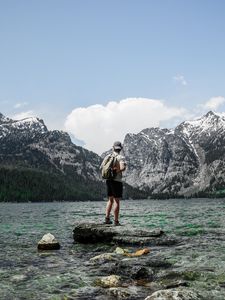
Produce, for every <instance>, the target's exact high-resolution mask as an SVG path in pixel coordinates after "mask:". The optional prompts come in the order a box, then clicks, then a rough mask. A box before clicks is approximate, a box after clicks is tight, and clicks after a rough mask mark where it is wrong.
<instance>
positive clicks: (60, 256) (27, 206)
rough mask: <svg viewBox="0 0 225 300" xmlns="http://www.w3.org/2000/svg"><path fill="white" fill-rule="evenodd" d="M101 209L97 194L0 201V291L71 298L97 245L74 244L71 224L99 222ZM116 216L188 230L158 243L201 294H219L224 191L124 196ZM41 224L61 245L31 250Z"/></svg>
mask: <svg viewBox="0 0 225 300" xmlns="http://www.w3.org/2000/svg"><path fill="white" fill-rule="evenodd" d="M104 210H105V203H104V202H61V203H59V202H55V203H21V204H16V203H0V249H1V251H0V299H7V300H8V299H66V297H71V298H73V297H74V298H75V297H76V294H77V291H78V289H80V288H82V287H85V286H91V285H92V283H93V280H94V278H93V276H92V274H91V273H90V272H88V269H87V266H86V265H85V262H86V261H87V260H88V259H89V258H90V257H92V256H94V255H95V254H94V252H95V251H96V246H90V245H89V246H88V245H79V244H74V243H73V237H72V231H73V224H74V223H75V222H79V221H82V222H83V221H84V222H85V221H96V222H102V220H103V219H104ZM121 222H122V223H123V224H124V225H132V226H135V227H138V228H145V227H146V228H156V227H161V228H162V229H163V230H164V231H165V232H166V233H168V234H175V235H177V236H180V237H182V238H184V239H186V238H187V241H186V243H183V244H182V245H177V246H176V247H161V248H160V249H158V250H157V251H160V252H162V254H163V255H164V257H166V258H167V259H168V261H171V262H173V263H174V266H175V268H176V271H177V270H178V271H179V270H180V271H182V272H186V277H187V280H189V281H190V285H191V287H193V288H196V289H198V290H200V291H202V292H203V293H204V295H205V299H216V300H217V299H218V300H219V299H221V300H222V299H225V199H191V200H178V199H176V200H138V201H123V202H122V205H121ZM48 232H51V233H52V234H54V235H55V237H56V238H57V239H58V240H59V242H60V244H61V246H62V247H61V249H60V250H59V251H50V252H38V251H37V242H38V241H39V240H40V239H41V237H42V236H43V235H44V234H45V233H48ZM105 248H106V251H107V246H106V247H105Z"/></svg>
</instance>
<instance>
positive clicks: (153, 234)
mask: <svg viewBox="0 0 225 300" xmlns="http://www.w3.org/2000/svg"><path fill="white" fill-rule="evenodd" d="M73 237H74V240H75V241H76V242H79V243H99V242H103V243H114V244H125V245H139V246H143V245H149V246H170V245H174V244H176V243H177V242H178V241H177V238H175V237H169V236H167V235H166V234H165V233H164V232H163V231H162V230H161V229H155V230H147V229H143V230H139V229H134V228H131V227H129V226H108V225H103V224H96V223H79V224H77V225H75V228H74V231H73ZM146 253H147V252H146Z"/></svg>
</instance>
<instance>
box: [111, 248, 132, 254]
mask: <svg viewBox="0 0 225 300" xmlns="http://www.w3.org/2000/svg"><path fill="white" fill-rule="evenodd" d="M114 252H115V253H116V254H122V255H126V254H127V253H129V251H128V250H127V249H123V248H120V247H117V248H116V250H115V251H114Z"/></svg>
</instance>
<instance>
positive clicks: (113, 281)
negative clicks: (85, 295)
mask: <svg viewBox="0 0 225 300" xmlns="http://www.w3.org/2000/svg"><path fill="white" fill-rule="evenodd" d="M95 284H96V285H98V286H101V287H103V288H112V287H118V286H120V285H121V277H120V276H118V275H109V276H105V277H102V278H98V279H96V281H95Z"/></svg>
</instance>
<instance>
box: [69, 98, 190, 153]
mask: <svg viewBox="0 0 225 300" xmlns="http://www.w3.org/2000/svg"><path fill="white" fill-rule="evenodd" d="M185 112H186V111H185V110H184V109H183V108H178V107H169V106H167V105H165V104H164V103H163V101H161V100H154V99H146V98H128V99H124V100H121V101H119V102H115V101H111V102H109V103H108V104H106V105H105V106H104V105H101V104H96V105H92V106H88V107H79V108H75V109H74V110H73V111H72V112H71V113H70V114H69V115H68V116H67V118H66V122H65V130H67V131H68V132H70V133H71V134H73V135H74V136H75V137H76V138H77V139H80V140H82V141H84V143H85V147H86V148H87V149H89V150H92V151H94V152H97V153H99V154H101V153H102V152H103V151H105V150H108V149H109V148H111V147H112V144H113V142H114V141H115V140H121V141H123V139H124V136H125V134H126V133H129V132H130V133H137V132H139V131H141V130H142V129H144V128H147V127H157V126H160V124H161V123H162V122H165V121H169V120H172V119H174V118H180V117H181V116H183V114H184V113H185Z"/></svg>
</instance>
